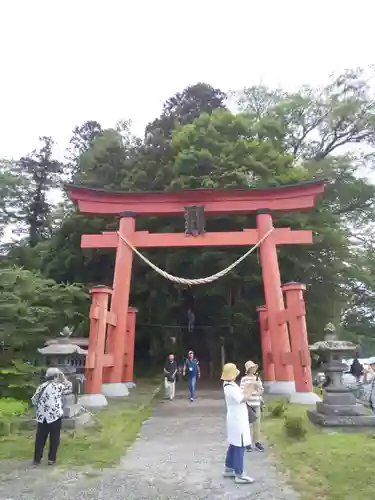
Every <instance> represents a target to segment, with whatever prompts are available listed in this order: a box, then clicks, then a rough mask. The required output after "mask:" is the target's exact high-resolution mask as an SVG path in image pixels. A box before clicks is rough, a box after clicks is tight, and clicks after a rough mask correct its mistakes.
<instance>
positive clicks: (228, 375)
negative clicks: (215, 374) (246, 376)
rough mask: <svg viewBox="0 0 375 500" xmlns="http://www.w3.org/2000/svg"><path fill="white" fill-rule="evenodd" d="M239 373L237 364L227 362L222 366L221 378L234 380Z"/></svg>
mask: <svg viewBox="0 0 375 500" xmlns="http://www.w3.org/2000/svg"><path fill="white" fill-rule="evenodd" d="M239 374H240V371H239V370H238V368H237V366H236V365H235V364H234V363H227V364H226V365H224V366H223V372H222V374H221V380H224V381H225V382H229V381H231V380H234V379H235V378H236V377H238V375H239Z"/></svg>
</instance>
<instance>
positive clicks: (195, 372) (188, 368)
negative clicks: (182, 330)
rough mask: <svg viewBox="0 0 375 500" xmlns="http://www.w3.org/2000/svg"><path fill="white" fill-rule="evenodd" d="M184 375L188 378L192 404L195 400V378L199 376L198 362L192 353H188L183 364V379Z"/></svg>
mask: <svg viewBox="0 0 375 500" xmlns="http://www.w3.org/2000/svg"><path fill="white" fill-rule="evenodd" d="M186 374H187V376H188V384H189V395H190V401H191V402H193V401H194V400H195V391H196V387H197V378H200V376H201V372H200V368H199V361H198V360H197V359H196V358H195V357H194V352H193V351H189V352H188V358H187V360H186V361H185V364H184V369H183V376H184V377H185V375H186Z"/></svg>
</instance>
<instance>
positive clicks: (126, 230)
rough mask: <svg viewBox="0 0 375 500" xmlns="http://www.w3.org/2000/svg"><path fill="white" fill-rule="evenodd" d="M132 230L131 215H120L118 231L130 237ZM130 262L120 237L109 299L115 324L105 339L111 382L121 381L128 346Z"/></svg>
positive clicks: (129, 255)
mask: <svg viewBox="0 0 375 500" xmlns="http://www.w3.org/2000/svg"><path fill="white" fill-rule="evenodd" d="M134 231H135V219H134V218H133V217H122V218H121V220H120V228H119V233H120V234H123V235H124V236H126V237H127V238H128V237H129V238H130V239H131V238H132V236H133V234H134ZM132 263H133V251H132V250H131V249H130V248H129V247H128V245H127V244H126V243H125V242H124V241H122V240H121V239H120V241H119V244H118V247H117V253H116V264H115V275H114V280H113V295H112V300H111V312H112V313H114V314H115V315H116V326H115V327H110V329H109V337H108V340H107V346H108V352H109V353H110V354H112V355H113V357H114V365H113V367H112V369H111V370H110V373H109V381H110V382H111V383H119V382H122V376H123V366H124V356H125V353H126V352H127V347H128V340H127V323H128V314H127V311H128V306H129V295H130V283H131V274H132Z"/></svg>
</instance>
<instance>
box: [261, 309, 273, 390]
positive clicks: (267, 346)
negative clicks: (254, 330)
mask: <svg viewBox="0 0 375 500" xmlns="http://www.w3.org/2000/svg"><path fill="white" fill-rule="evenodd" d="M257 312H258V314H259V325H260V340H261V346H262V362H263V379H264V384H265V385H266V386H270V385H271V384H272V383H273V382H274V381H275V365H274V363H273V353H272V345H271V332H270V329H269V327H268V313H267V308H266V307H265V306H260V307H257Z"/></svg>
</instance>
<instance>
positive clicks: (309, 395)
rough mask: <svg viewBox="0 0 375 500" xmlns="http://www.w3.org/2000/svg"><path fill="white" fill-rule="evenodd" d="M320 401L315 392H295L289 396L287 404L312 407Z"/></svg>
mask: <svg viewBox="0 0 375 500" xmlns="http://www.w3.org/2000/svg"><path fill="white" fill-rule="evenodd" d="M318 401H320V397H319V396H318V395H317V394H315V392H295V393H294V394H291V395H290V396H289V403H291V404H299V405H310V406H311V405H313V404H314V403H317V402H318Z"/></svg>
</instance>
